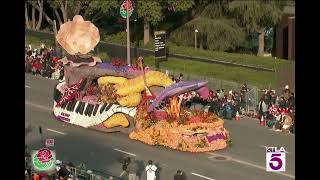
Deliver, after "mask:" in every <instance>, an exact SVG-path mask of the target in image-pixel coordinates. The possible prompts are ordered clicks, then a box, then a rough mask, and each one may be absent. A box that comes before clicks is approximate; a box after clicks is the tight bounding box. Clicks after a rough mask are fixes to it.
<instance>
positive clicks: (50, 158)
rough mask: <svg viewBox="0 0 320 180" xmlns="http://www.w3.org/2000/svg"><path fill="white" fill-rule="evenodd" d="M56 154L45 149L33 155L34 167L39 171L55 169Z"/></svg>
mask: <svg viewBox="0 0 320 180" xmlns="http://www.w3.org/2000/svg"><path fill="white" fill-rule="evenodd" d="M55 160H56V154H55V152H54V151H51V150H49V149H48V148H43V149H40V150H38V151H34V152H33V153H32V164H33V167H34V168H35V169H36V170H38V171H47V170H51V169H54V167H55Z"/></svg>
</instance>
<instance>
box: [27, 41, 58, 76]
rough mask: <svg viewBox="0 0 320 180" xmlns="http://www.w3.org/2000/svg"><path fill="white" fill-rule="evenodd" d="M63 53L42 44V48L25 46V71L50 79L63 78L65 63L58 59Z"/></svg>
mask: <svg viewBox="0 0 320 180" xmlns="http://www.w3.org/2000/svg"><path fill="white" fill-rule="evenodd" d="M60 58H61V53H59V51H56V49H55V48H47V47H45V45H44V44H41V46H40V48H38V49H32V46H31V45H28V47H25V72H26V73H32V74H33V75H36V76H42V77H46V78H50V79H55V80H58V79H60V80H61V79H62V78H63V73H64V70H63V65H62V63H61V62H58V60H59V59H60Z"/></svg>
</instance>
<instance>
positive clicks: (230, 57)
mask: <svg viewBox="0 0 320 180" xmlns="http://www.w3.org/2000/svg"><path fill="white" fill-rule="evenodd" d="M39 41H41V42H47V43H48V44H49V43H53V39H44V38H39V37H34V36H26V42H27V43H31V44H33V45H37V46H39V45H40V43H39ZM47 43H46V44H47ZM168 46H169V49H170V53H177V54H184V55H189V56H199V57H205V58H211V59H215V60H224V61H234V62H237V63H242V64H251V65H257V66H263V67H268V68H274V67H280V66H291V67H294V62H292V61H287V60H279V59H277V60H275V59H273V58H265V57H257V56H253V55H247V54H236V53H225V52H215V51H206V50H194V49H193V48H191V47H179V46H176V45H173V44H172V43H170V42H169V43H168ZM145 48H149V49H152V48H153V44H152V43H148V44H147V46H145ZM144 59H145V63H146V65H148V66H151V67H154V57H153V56H150V57H145V58H144ZM160 68H161V69H162V70H165V69H168V70H170V71H174V72H175V73H180V72H181V73H184V74H185V76H186V75H189V76H192V77H190V78H191V79H207V80H208V81H209V82H210V83H211V85H212V86H214V87H216V86H218V85H220V86H224V87H225V86H226V87H230V88H231V87H233V88H234V87H236V86H239V84H243V83H244V82H246V83H247V84H248V85H252V86H256V87H258V88H268V87H269V86H271V87H275V86H276V73H275V72H264V71H256V70H252V69H248V68H242V67H230V66H225V65H220V64H209V63H204V62H197V61H190V60H184V59H178V58H168V61H165V62H161V64H160ZM217 79H218V80H217ZM219 79H220V80H219ZM222 80H227V81H228V82H226V81H222ZM230 81H231V82H230ZM232 82H236V84H238V85H234V83H232ZM210 83H209V84H210ZM221 84H223V85H221ZM228 84H229V85H228ZM225 89H228V88H225Z"/></svg>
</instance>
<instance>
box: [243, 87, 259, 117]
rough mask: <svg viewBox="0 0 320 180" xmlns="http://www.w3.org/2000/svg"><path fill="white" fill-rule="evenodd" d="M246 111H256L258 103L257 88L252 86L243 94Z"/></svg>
mask: <svg viewBox="0 0 320 180" xmlns="http://www.w3.org/2000/svg"><path fill="white" fill-rule="evenodd" d="M245 101H246V111H247V112H254V113H256V110H257V106H258V103H259V96H258V89H257V88H252V89H250V90H249V91H248V92H247V93H246V94H245Z"/></svg>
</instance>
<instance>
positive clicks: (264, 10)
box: [229, 0, 284, 31]
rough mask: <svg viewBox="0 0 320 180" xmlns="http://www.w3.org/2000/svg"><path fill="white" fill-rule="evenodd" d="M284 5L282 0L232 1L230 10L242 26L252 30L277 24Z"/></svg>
mask: <svg viewBox="0 0 320 180" xmlns="http://www.w3.org/2000/svg"><path fill="white" fill-rule="evenodd" d="M283 5H284V4H283V1H280V0H256V1H232V2H230V3H229V11H230V13H231V15H232V16H233V17H234V18H236V19H237V20H238V22H239V24H240V25H241V26H243V27H246V28H247V29H248V30H250V31H252V30H256V29H261V28H267V27H273V26H274V25H276V24H277V23H278V22H279V21H280V18H281V15H282V8H283Z"/></svg>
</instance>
